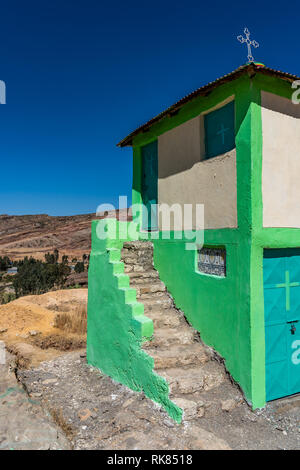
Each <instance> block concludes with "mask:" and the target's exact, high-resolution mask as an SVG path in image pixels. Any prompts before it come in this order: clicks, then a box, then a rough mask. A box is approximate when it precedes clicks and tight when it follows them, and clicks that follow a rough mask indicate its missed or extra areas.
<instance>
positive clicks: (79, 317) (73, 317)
mask: <svg viewBox="0 0 300 470" xmlns="http://www.w3.org/2000/svg"><path fill="white" fill-rule="evenodd" d="M54 326H55V328H59V329H60V330H63V331H66V332H68V333H77V334H79V335H85V334H86V329H87V308H86V306H83V305H81V306H80V307H78V308H77V309H75V310H72V311H70V312H62V313H58V314H57V315H56V317H55V321H54Z"/></svg>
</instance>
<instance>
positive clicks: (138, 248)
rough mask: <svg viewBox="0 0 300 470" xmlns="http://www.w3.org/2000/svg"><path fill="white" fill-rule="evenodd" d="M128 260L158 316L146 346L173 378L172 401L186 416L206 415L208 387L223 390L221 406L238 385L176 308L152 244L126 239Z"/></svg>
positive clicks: (149, 310)
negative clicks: (160, 276) (154, 259)
mask: <svg viewBox="0 0 300 470" xmlns="http://www.w3.org/2000/svg"><path fill="white" fill-rule="evenodd" d="M122 261H123V262H124V266H125V268H124V269H125V273H126V274H127V275H128V276H129V278H130V286H131V287H133V288H135V289H136V291H137V300H138V301H140V302H142V303H143V304H144V307H145V315H146V316H147V317H149V318H151V319H152V320H153V324H154V336H153V339H152V340H150V341H147V342H145V343H144V345H143V349H144V350H145V352H146V353H147V354H149V355H150V356H152V357H153V358H154V361H155V366H154V369H155V370H156V371H157V373H158V374H159V375H161V376H162V377H164V378H165V379H166V380H167V382H168V383H169V386H170V398H171V400H172V401H173V402H175V403H176V404H177V405H178V406H179V407H180V408H182V409H183V411H184V419H194V418H195V417H196V418H197V417H201V416H203V414H204V408H205V401H206V402H207V399H208V398H209V397H207V395H206V392H208V391H210V390H217V389H218V390H219V392H220V393H215V395H216V397H215V402H216V401H217V402H218V403H217V408H220V409H221V404H220V400H221V398H222V399H224V395H225V398H226V394H227V396H229V397H230V393H231V391H232V390H230V388H232V385H231V383H230V382H229V379H228V377H227V376H226V372H225V369H224V366H223V365H221V364H220V363H218V362H217V361H216V360H215V359H214V354H213V352H212V351H211V350H210V349H209V348H208V347H206V346H205V345H204V344H202V343H201V341H200V338H199V334H198V333H197V332H196V331H195V330H194V329H193V328H192V327H191V326H190V325H189V324H188V323H187V321H186V319H185V317H184V314H183V313H182V312H181V311H179V310H178V309H176V307H175V305H174V302H173V299H172V297H171V296H170V294H169V293H168V292H167V290H166V287H165V285H164V283H163V282H162V281H161V280H160V279H159V274H158V272H157V271H156V270H155V269H154V267H153V245H152V243H151V242H148V241H134V242H125V243H124V245H123V250H122ZM220 387H223V389H222V390H220ZM226 388H227V389H226ZM228 394H229V395H228ZM220 397H221V398H220ZM209 400H210V398H209ZM212 400H213V401H214V399H212ZM214 404H215V405H216V403H214ZM210 405H211V403H209V406H208V407H210ZM219 405H220V406H219ZM214 409H216V406H215V407H214Z"/></svg>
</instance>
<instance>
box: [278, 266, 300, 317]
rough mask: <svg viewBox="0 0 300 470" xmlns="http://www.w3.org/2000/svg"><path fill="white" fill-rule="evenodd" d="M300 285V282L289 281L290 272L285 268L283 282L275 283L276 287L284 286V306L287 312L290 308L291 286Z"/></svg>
mask: <svg viewBox="0 0 300 470" xmlns="http://www.w3.org/2000/svg"><path fill="white" fill-rule="evenodd" d="M297 286H300V282H290V272H289V271H288V270H287V271H285V282H284V283H282V284H276V287H284V288H285V308H286V311H287V312H288V311H289V310H290V308H291V292H290V288H291V287H297Z"/></svg>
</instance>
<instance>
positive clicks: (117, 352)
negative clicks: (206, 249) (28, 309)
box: [87, 219, 182, 422]
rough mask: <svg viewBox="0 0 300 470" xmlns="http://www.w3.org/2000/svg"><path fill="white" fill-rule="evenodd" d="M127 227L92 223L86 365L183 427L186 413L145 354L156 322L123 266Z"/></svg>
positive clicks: (112, 221)
mask: <svg viewBox="0 0 300 470" xmlns="http://www.w3.org/2000/svg"><path fill="white" fill-rule="evenodd" d="M125 225H126V222H117V221H116V220H115V219H106V220H99V221H98V220H95V221H93V222H92V251H91V255H90V265H89V292H88V332H87V361H88V363H89V364H90V365H93V366H95V367H98V368H99V369H101V371H102V372H103V373H104V374H107V375H108V376H110V377H111V378H113V379H114V380H116V381H118V382H120V383H122V384H124V385H126V386H127V387H129V388H131V389H132V390H134V391H137V392H141V391H143V392H144V393H145V395H146V396H147V397H148V398H150V399H151V400H153V401H155V402H156V403H158V404H160V405H161V406H162V407H163V408H164V409H165V410H166V411H167V412H168V413H169V415H170V416H171V417H172V418H173V419H174V420H175V421H177V422H180V421H181V418H182V410H181V409H180V408H179V407H178V406H176V405H175V404H174V403H173V402H172V401H171V400H170V399H169V386H168V383H167V382H166V380H165V379H164V378H162V377H160V376H159V375H158V374H156V373H155V372H154V371H153V367H154V360H153V358H152V357H150V356H149V355H147V354H146V353H145V352H144V351H143V350H142V349H141V345H142V343H143V341H146V340H148V339H150V338H151V337H152V335H153V322H152V320H150V319H149V318H147V317H146V316H145V315H144V305H143V304H142V303H141V302H138V301H137V300H136V290H135V289H132V288H130V286H129V277H128V276H127V275H126V274H125V273H124V263H123V262H122V261H120V258H121V249H122V247H123V243H124V242H125V241H128V240H127V239H125V238H122V235H121V233H122V228H124V227H125ZM115 229H116V230H115ZM98 230H100V231H107V237H106V239H104V240H102V239H100V238H99V237H98V235H97V232H98ZM115 231H116V232H117V234H118V235H117V237H115ZM125 232H126V231H125Z"/></svg>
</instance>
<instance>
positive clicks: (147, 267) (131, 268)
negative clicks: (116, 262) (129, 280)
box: [122, 260, 153, 274]
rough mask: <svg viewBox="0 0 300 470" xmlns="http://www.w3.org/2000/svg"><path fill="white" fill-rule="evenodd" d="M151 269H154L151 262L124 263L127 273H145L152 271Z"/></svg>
mask: <svg viewBox="0 0 300 470" xmlns="http://www.w3.org/2000/svg"><path fill="white" fill-rule="evenodd" d="M122 261H123V260H122ZM151 269H153V265H152V264H150V263H147V264H137V263H134V264H126V263H124V272H125V273H126V274H128V273H132V272H134V273H144V272H148V271H151Z"/></svg>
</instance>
